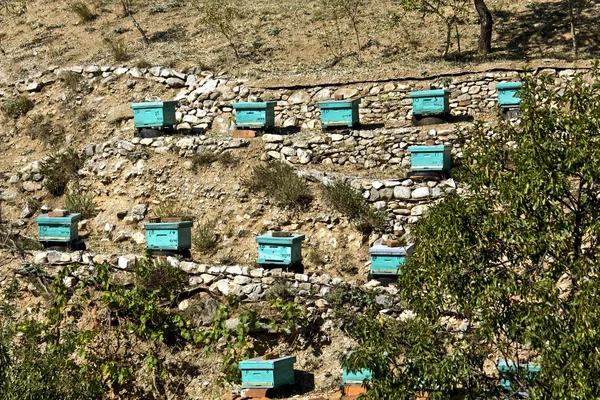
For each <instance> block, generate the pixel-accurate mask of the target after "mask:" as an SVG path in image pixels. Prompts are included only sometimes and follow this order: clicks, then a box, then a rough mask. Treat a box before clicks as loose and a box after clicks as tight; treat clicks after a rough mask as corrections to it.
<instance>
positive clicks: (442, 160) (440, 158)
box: [408, 145, 452, 172]
mask: <svg viewBox="0 0 600 400" xmlns="http://www.w3.org/2000/svg"><path fill="white" fill-rule="evenodd" d="M408 151H409V152H410V169H411V171H413V172H417V171H449V170H450V168H451V166H452V153H451V151H452V146H451V145H437V146H411V147H409V148H408Z"/></svg>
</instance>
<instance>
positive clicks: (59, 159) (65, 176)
mask: <svg viewBox="0 0 600 400" xmlns="http://www.w3.org/2000/svg"><path fill="white" fill-rule="evenodd" d="M82 165H83V160H82V159H81V158H80V157H79V154H77V152H76V151H75V150H74V149H73V148H69V149H67V150H66V151H63V152H54V153H52V154H50V155H49V156H48V158H47V159H45V160H44V161H43V162H42V163H41V165H40V173H41V174H42V176H44V177H45V180H44V183H43V186H44V188H45V189H46V190H47V191H48V192H50V194H52V195H54V196H62V195H63V194H64V193H65V191H66V190H67V185H68V184H69V182H71V181H73V180H77V171H78V170H79V169H80V168H81V167H82Z"/></svg>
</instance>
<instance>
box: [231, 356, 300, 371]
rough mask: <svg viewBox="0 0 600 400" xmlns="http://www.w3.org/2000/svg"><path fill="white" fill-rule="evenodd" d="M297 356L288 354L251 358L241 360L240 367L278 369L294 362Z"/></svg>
mask: <svg viewBox="0 0 600 400" xmlns="http://www.w3.org/2000/svg"><path fill="white" fill-rule="evenodd" d="M295 362H296V356H286V357H279V358H273V359H271V360H265V359H263V358H262V357H255V358H251V359H249V360H244V361H240V362H239V367H240V369H276V368H278V367H281V366H282V365H288V364H294V363H295Z"/></svg>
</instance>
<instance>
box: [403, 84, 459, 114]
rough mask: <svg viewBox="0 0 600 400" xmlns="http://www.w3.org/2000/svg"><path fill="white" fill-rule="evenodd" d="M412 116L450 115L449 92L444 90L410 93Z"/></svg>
mask: <svg viewBox="0 0 600 400" xmlns="http://www.w3.org/2000/svg"><path fill="white" fill-rule="evenodd" d="M410 98H411V99H412V108H413V115H440V114H450V91H448V90H445V89H436V90H420V91H417V92H410Z"/></svg>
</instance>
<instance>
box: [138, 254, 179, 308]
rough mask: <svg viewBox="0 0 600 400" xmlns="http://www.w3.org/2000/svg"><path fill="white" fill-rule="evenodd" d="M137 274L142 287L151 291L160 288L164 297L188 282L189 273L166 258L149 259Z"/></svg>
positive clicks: (169, 295)
mask: <svg viewBox="0 0 600 400" xmlns="http://www.w3.org/2000/svg"><path fill="white" fill-rule="evenodd" d="M136 275H137V280H138V283H139V284H140V286H141V287H143V288H144V289H146V290H148V291H150V292H154V291H156V290H158V291H159V292H160V293H159V295H160V297H163V298H170V297H171V296H172V295H173V294H175V293H176V292H178V291H179V290H181V288H182V287H183V286H185V284H186V283H187V282H188V276H187V274H186V273H185V272H184V271H183V270H181V269H179V268H176V267H174V266H173V265H171V263H170V262H169V261H167V260H166V259H164V258H158V259H154V260H149V261H148V262H147V263H145V264H144V265H143V266H142V268H141V269H139V270H138V271H137V272H136Z"/></svg>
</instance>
